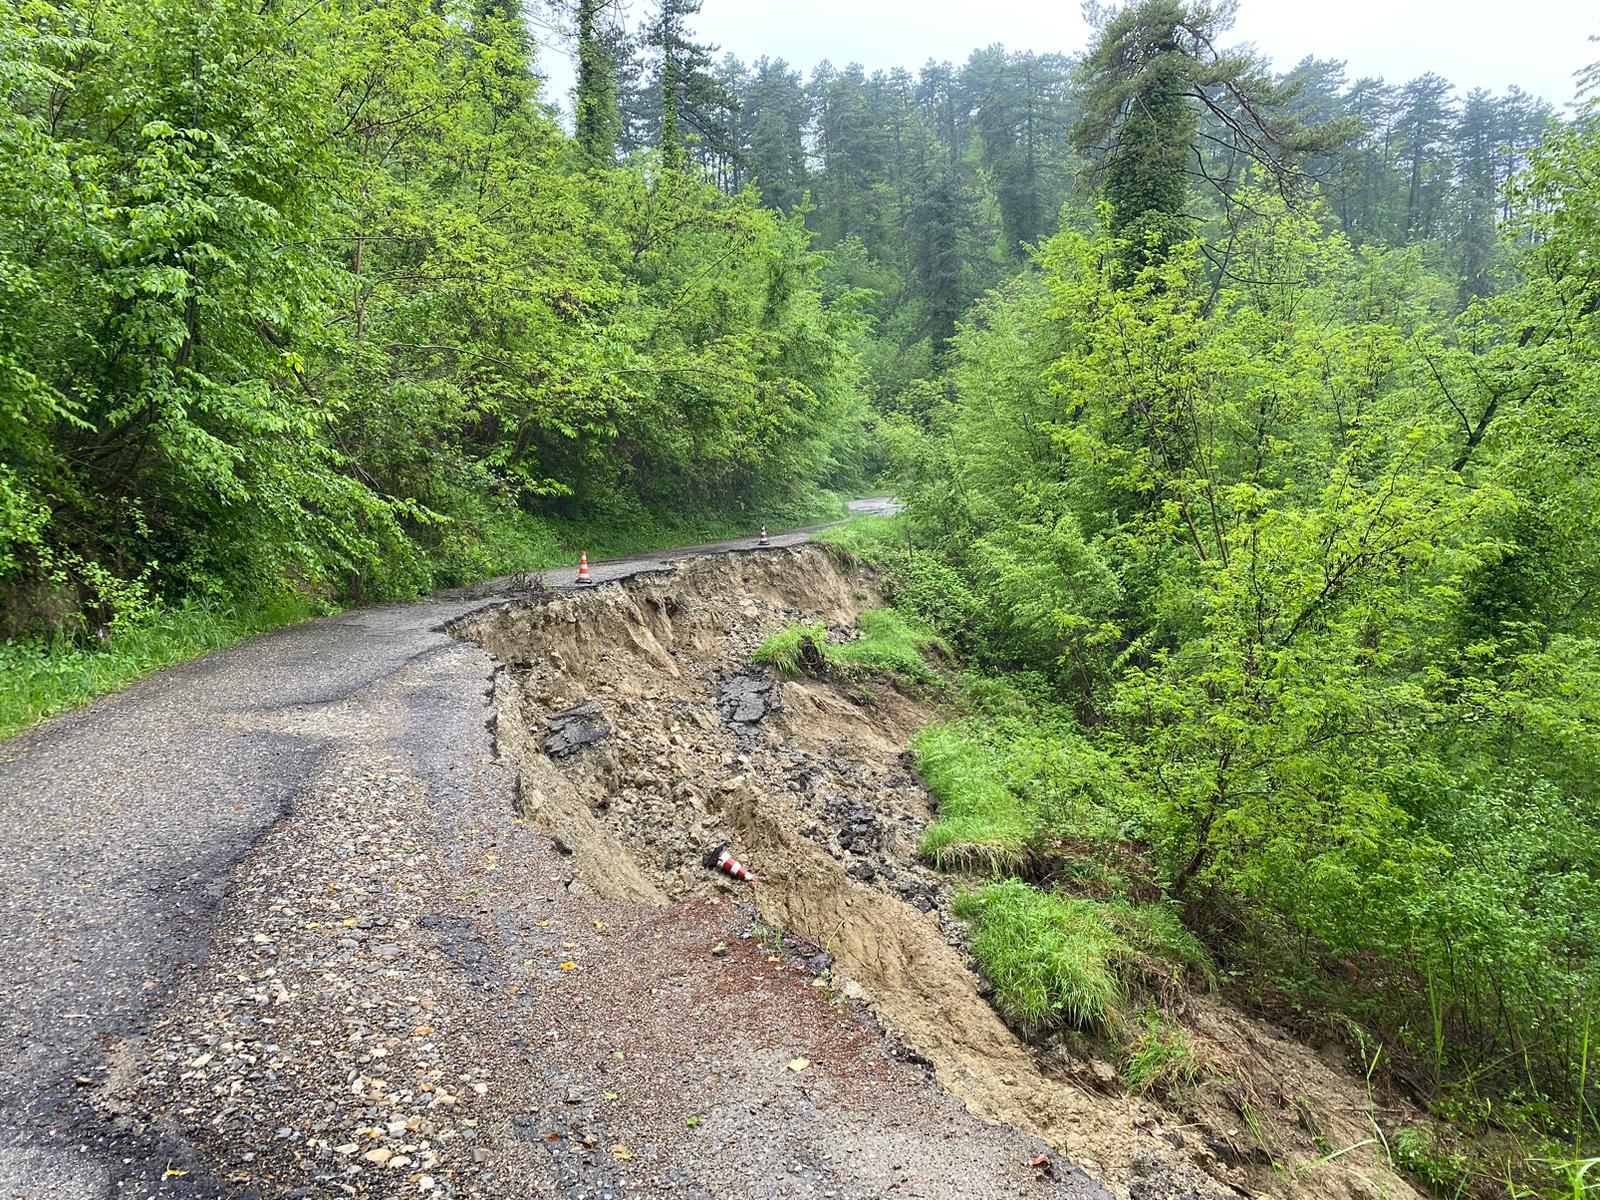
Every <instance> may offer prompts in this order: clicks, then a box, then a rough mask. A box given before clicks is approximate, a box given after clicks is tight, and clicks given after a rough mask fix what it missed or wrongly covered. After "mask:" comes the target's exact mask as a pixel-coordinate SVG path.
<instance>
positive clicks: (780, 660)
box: [751, 608, 949, 683]
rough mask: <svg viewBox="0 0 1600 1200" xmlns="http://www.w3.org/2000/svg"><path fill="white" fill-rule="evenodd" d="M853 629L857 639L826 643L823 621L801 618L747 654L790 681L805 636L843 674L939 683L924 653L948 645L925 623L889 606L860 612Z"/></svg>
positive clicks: (944, 650)
mask: <svg viewBox="0 0 1600 1200" xmlns="http://www.w3.org/2000/svg"><path fill="white" fill-rule="evenodd" d="M858 628H859V630H860V636H859V637H856V638H853V639H852V640H850V641H848V642H830V641H829V640H828V627H827V626H826V625H824V624H823V623H822V622H820V621H817V622H813V623H805V622H801V623H799V624H796V625H790V626H788V627H787V628H784V629H780V630H779V631H778V632H777V633H775V634H773V635H772V636H771V637H769V638H767V639H766V640H765V641H764V642H762V643H761V645H759V646H757V647H756V650H755V653H754V654H753V655H751V657H752V658H754V659H755V661H756V662H758V663H767V664H768V665H770V666H772V667H773V668H774V669H775V670H776V671H777V672H778V674H779V675H781V676H783V677H784V678H785V679H793V678H794V677H795V676H797V675H799V674H801V673H802V672H803V671H804V669H805V664H804V663H803V662H802V661H801V647H802V646H803V645H804V643H805V642H806V640H807V639H809V640H810V642H811V644H812V645H813V646H815V647H816V649H817V651H818V652H819V653H820V654H821V655H822V657H823V660H824V661H825V662H826V663H827V664H828V666H829V667H831V668H833V669H834V670H836V671H838V672H839V673H840V674H842V675H860V674H864V673H868V672H874V671H880V672H883V673H885V674H892V675H899V676H901V677H902V678H905V679H914V680H919V681H921V682H924V683H935V682H938V680H939V673H938V672H937V671H935V670H934V669H933V668H932V667H930V666H929V665H928V660H927V659H926V658H925V657H924V654H925V653H926V652H927V651H930V650H938V651H940V652H941V653H949V647H947V646H946V645H945V643H944V642H943V640H942V639H940V637H939V635H938V634H936V633H934V632H933V630H931V629H929V628H928V627H927V626H926V625H924V624H922V623H921V622H920V621H917V620H915V619H913V618H911V617H907V616H905V615H904V614H902V613H897V612H895V611H894V610H893V609H890V608H879V609H874V610H872V611H871V612H864V613H862V614H861V618H860V621H859V622H858Z"/></svg>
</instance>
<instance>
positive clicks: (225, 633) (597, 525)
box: [0, 494, 844, 740]
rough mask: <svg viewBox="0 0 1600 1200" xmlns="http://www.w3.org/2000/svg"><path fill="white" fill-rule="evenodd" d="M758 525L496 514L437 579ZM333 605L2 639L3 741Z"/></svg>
mask: <svg viewBox="0 0 1600 1200" xmlns="http://www.w3.org/2000/svg"><path fill="white" fill-rule="evenodd" d="M843 511H844V506H843V503H842V502H841V501H840V500H839V498H838V497H837V496H833V495H831V494H828V495H824V496H819V497H813V498H811V499H809V500H807V501H806V502H805V503H803V504H802V505H800V506H799V507H798V508H794V509H791V510H788V511H783V510H779V511H778V512H777V513H776V514H775V515H772V516H770V517H768V518H766V519H767V520H768V523H769V524H770V525H772V526H773V527H774V528H776V527H778V526H780V525H788V524H802V523H805V522H808V521H821V520H827V519H829V518H830V517H834V516H837V515H839V514H841V513H842V512H843ZM759 531H760V518H750V519H746V518H743V517H729V516H716V515H712V516H694V517H673V516H659V515H648V514H632V515H629V516H627V517H618V516H611V517H607V518H602V519H600V520H597V521H592V522H587V523H578V522H561V521H550V520H536V519H533V518H526V519H521V520H503V519H498V518H493V517H485V519H483V520H481V521H479V522H477V523H476V524H475V525H474V526H472V527H467V526H462V527H460V528H459V529H452V530H451V531H449V532H447V533H446V534H445V535H444V537H443V538H441V540H440V542H439V544H437V545H436V546H434V547H433V548H432V549H431V551H430V554H431V556H432V560H433V561H432V570H433V586H435V587H450V586H453V585H456V584H463V583H470V582H476V581H477V580H481V579H486V578H491V577H493V576H496V575H503V574H511V573H513V572H518V571H536V570H541V569H544V568H547V567H557V566H565V565H570V564H572V563H573V561H574V560H575V559H576V558H577V555H578V551H579V550H587V551H588V552H589V554H590V556H591V557H593V558H596V559H599V558H615V557H620V556H624V555H629V554H637V553H642V552H645V551H649V550H656V549H660V548H661V547H663V546H681V545H692V544H696V543H700V542H710V541H718V540H721V539H724V538H729V537H739V536H744V535H748V534H755V533H757V532H759ZM331 608H332V606H329V605H326V604H318V603H317V602H316V601H315V600H313V599H311V598H308V597H303V596H298V595H290V596H286V597H285V598H283V599H281V600H278V601H275V602H273V603H271V604H266V605H250V604H245V603H241V602H224V601H206V600H200V599H190V600H186V601H183V602H182V603H179V604H174V605H160V606H157V607H156V608H155V610H154V611H153V613H151V615H149V616H148V617H146V618H145V619H143V620H141V621H138V622H136V623H132V624H129V625H126V626H124V627H122V628H120V629H118V630H117V632H116V634H115V635H114V636H113V637H112V638H111V639H109V640H108V641H107V642H105V643H103V644H102V643H86V642H82V641H76V640H73V639H71V638H65V637H63V638H58V639H55V640H52V641H46V640H43V639H30V640H25V641H7V642H4V643H0V740H4V739H6V738H9V737H13V736H15V735H16V734H18V733H21V732H22V731H23V730H24V729H27V728H29V727H31V726H33V725H36V724H38V723H39V722H40V721H43V720H45V719H46V718H48V717H52V716H54V715H55V714H57V713H60V712H65V711H66V710H68V709H71V708H76V707H78V706H80V705H83V704H87V703H89V701H91V700H93V699H94V698H95V697H97V696H102V695H105V694H106V693H108V692H114V691H117V690H118V689H120V688H123V687H126V686H127V685H128V684H130V683H132V682H134V681H135V680H137V679H141V678H143V677H144V676H146V675H149V674H151V673H152V672H155V671H159V670H162V669H163V668H166V667H170V666H174V665H175V664H177V663H180V662H184V661H186V660H187V659H191V658H196V657H198V656H200V655H202V654H209V653H210V652H212V651H213V650H220V649H223V648H224V647H227V646H231V645H234V644H235V643H237V642H241V641H244V640H246V639H247V638H252V637H257V636H259V635H260V634H263V633H268V632H270V631H272V630H274V629H277V628H279V627H281V626H283V625H288V624H292V623H294V622H296V621H301V620H305V619H306V618H307V617H311V616H315V615H316V614H317V613H319V612H323V611H330V610H331Z"/></svg>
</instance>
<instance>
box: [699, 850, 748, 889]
mask: <svg viewBox="0 0 1600 1200" xmlns="http://www.w3.org/2000/svg"><path fill="white" fill-rule="evenodd" d="M706 866H708V867H710V868H711V869H712V870H714V871H721V872H723V873H724V874H727V875H732V876H733V877H734V878H735V879H742V880H744V881H745V882H746V883H756V882H758V880H757V879H756V877H755V876H754V875H752V874H751V873H750V868H749V867H747V866H745V865H744V864H743V863H742V862H740V861H739V860H738V859H737V858H735V857H734V856H733V855H732V854H730V853H728V844H727V843H726V842H724V843H723V844H722V845H720V846H718V847H717V848H716V849H715V850H713V851H711V853H710V854H707V855H706Z"/></svg>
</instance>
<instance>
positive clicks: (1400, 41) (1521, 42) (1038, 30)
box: [542, 0, 1600, 107]
mask: <svg viewBox="0 0 1600 1200" xmlns="http://www.w3.org/2000/svg"><path fill="white" fill-rule="evenodd" d="M628 7H629V9H630V11H631V14H632V18H633V20H634V21H638V20H639V19H640V17H641V16H642V15H643V14H644V13H646V12H647V11H649V9H650V8H651V7H652V5H651V0H629V2H628ZM695 29H696V31H697V32H698V34H699V36H700V38H701V40H703V41H708V42H713V43H716V44H717V45H719V46H720V47H721V48H722V49H723V50H724V51H731V52H732V53H734V54H736V55H738V56H739V57H740V58H742V59H744V60H745V61H746V62H749V61H751V60H752V59H755V58H757V57H759V56H761V55H763V54H765V55H767V56H768V57H771V58H783V59H786V60H787V61H788V62H789V63H790V64H791V65H793V66H797V67H799V68H801V70H802V71H804V72H805V73H807V74H809V73H810V70H811V68H812V67H814V66H815V65H816V64H817V63H818V62H820V61H821V60H823V59H825V58H826V59H828V60H830V61H831V62H833V64H834V65H835V66H844V65H845V64H846V63H851V62H859V63H861V64H862V65H863V66H865V67H866V68H867V69H868V70H869V71H870V70H873V69H876V68H886V67H894V66H904V67H910V68H916V67H920V66H921V65H922V64H923V63H925V62H926V61H927V60H928V59H930V58H933V59H951V60H953V61H957V62H959V61H961V60H963V59H965V58H966V57H967V54H968V53H969V52H971V51H972V50H973V49H975V48H977V47H979V46H987V45H990V44H992V43H994V42H1002V43H1004V44H1005V46H1006V47H1007V48H1008V49H1012V50H1037V51H1062V52H1065V53H1071V52H1074V51H1078V50H1082V49H1083V48H1084V46H1085V44H1086V42H1087V40H1088V27H1087V26H1086V25H1085V24H1084V22H1083V18H1082V16H1081V14H1080V12H1079V7H1078V5H1077V3H1075V2H1074V0H705V3H704V8H703V9H702V10H701V13H700V17H699V19H698V20H697V21H696V22H695ZM1596 34H1600V0H1241V3H1240V5H1239V20H1238V23H1237V24H1236V26H1235V28H1234V36H1233V39H1232V40H1233V41H1236V42H1243V41H1249V42H1254V43H1255V44H1256V46H1257V47H1258V48H1259V49H1261V50H1262V51H1263V52H1264V53H1265V54H1266V55H1267V57H1268V58H1270V59H1271V60H1272V62H1273V65H1274V66H1275V67H1277V68H1278V69H1279V70H1287V69H1288V68H1289V67H1291V66H1293V65H1294V64H1295V63H1296V62H1298V61H1299V60H1300V59H1302V58H1304V57H1305V56H1306V55H1308V54H1312V55H1315V56H1316V57H1318V58H1335V59H1343V60H1345V62H1346V64H1347V68H1346V69H1347V72H1348V74H1349V77H1350V78H1352V79H1354V78H1356V77H1358V76H1361V75H1381V76H1383V77H1384V78H1385V79H1387V80H1389V81H1391V82H1397V83H1398V82H1403V81H1405V80H1407V79H1409V78H1411V77H1413V76H1416V75H1421V74H1422V73H1423V72H1425V71H1437V72H1438V73H1439V74H1440V75H1443V76H1444V77H1445V78H1446V79H1449V80H1450V81H1451V82H1452V83H1454V84H1455V85H1456V86H1457V88H1458V90H1459V91H1460V92H1461V93H1463V94H1464V93H1465V92H1466V91H1467V90H1468V89H1469V88H1474V87H1484V88H1489V89H1491V90H1494V91H1501V90H1504V89H1505V88H1506V87H1507V86H1508V85H1510V84H1513V83H1514V84H1517V85H1519V86H1520V87H1522V88H1523V89H1525V90H1526V91H1530V92H1533V93H1535V94H1537V95H1540V96H1543V97H1544V98H1545V99H1547V100H1550V101H1552V102H1553V103H1555V104H1557V105H1558V106H1559V105H1565V104H1566V103H1567V102H1568V101H1570V100H1571V99H1572V97H1573V80H1572V73H1573V72H1574V71H1576V70H1578V69H1580V68H1581V67H1583V66H1585V65H1586V64H1588V63H1590V62H1594V61H1596V60H1600V45H1597V44H1595V43H1593V42H1591V41H1590V40H1589V38H1590V37H1591V36H1592V35H1596ZM542 53H543V60H544V69H545V71H546V72H547V73H548V75H549V76H550V84H551V86H550V89H549V98H550V99H552V100H558V101H559V102H560V103H561V104H562V106H563V107H567V105H568V101H567V98H566V93H567V91H568V89H569V88H570V87H571V86H572V71H571V67H570V65H569V64H568V63H567V62H566V61H564V60H565V55H564V54H562V53H561V52H560V51H559V50H557V49H556V48H554V47H551V48H548V49H546V50H544V51H543V52H542Z"/></svg>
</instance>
